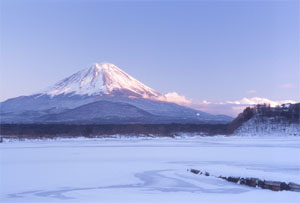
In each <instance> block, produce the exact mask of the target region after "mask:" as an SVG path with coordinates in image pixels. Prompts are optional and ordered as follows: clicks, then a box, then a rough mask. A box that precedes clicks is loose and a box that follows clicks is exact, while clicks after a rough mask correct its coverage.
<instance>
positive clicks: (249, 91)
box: [247, 90, 256, 94]
mask: <svg viewBox="0 0 300 203" xmlns="http://www.w3.org/2000/svg"><path fill="white" fill-rule="evenodd" d="M247 93H248V94H254V93H256V90H248V91H247Z"/></svg>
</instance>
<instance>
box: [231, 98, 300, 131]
mask: <svg viewBox="0 0 300 203" xmlns="http://www.w3.org/2000/svg"><path fill="white" fill-rule="evenodd" d="M299 109H300V103H297V104H283V105H282V106H278V107H270V106H267V105H256V106H255V107H253V108H250V107H248V108H246V109H245V110H244V111H243V113H241V114H240V115H239V116H238V117H237V118H236V119H235V120H234V121H233V122H232V124H231V130H233V131H234V134H235V135H272V136H274V135H292V136H294V135H297V136H300V120H299V119H300V118H299V115H300V112H299Z"/></svg>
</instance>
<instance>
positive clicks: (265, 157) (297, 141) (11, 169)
mask: <svg viewBox="0 0 300 203" xmlns="http://www.w3.org/2000/svg"><path fill="white" fill-rule="evenodd" d="M0 166H1V167H0V178H1V182H0V202H299V201H300V193H298V192H291V191H281V192H274V191H270V190H264V189H259V188H251V187H248V186H243V185H238V184H234V183H229V182H226V181H225V180H222V179H219V178H214V177H206V176H201V175H195V174H193V173H190V172H188V171H187V169H190V168H195V169H200V170H203V171H208V172H210V173H211V174H215V175H233V176H247V177H259V178H263V179H266V180H278V181H286V182H290V181H292V182H296V183H298V184H299V183H300V137H280V136H279V137H270V136H269V137H222V136H216V137H192V138H188V137H185V138H176V139H174V138H151V139H145V138H140V139H137V138H132V139H129V138H114V139H83V138H81V139H59V140H39V141H37V140H35V141H22V142H20V141H13V142H4V143H2V144H0Z"/></svg>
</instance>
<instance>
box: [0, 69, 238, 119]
mask: <svg viewBox="0 0 300 203" xmlns="http://www.w3.org/2000/svg"><path fill="white" fill-rule="evenodd" d="M0 118H1V123H80V124H81V123H91V124H103V123H105V124H106V123H110V124H111V123H113V124H114V123H116V124H119V123H226V122H230V121H231V120H232V118H231V117H229V116H225V115H211V114H208V113H205V112H201V111H197V110H194V109H191V108H187V107H184V106H180V105H178V104H175V103H170V102H165V101H164V95H163V94H161V93H159V92H157V91H155V90H153V89H152V88H150V87H148V86H146V85H144V84H143V83H141V82H139V81H138V80H136V79H135V78H133V77H132V76H130V75H129V74H127V73H125V72H124V71H123V70H121V69H120V68H118V67H117V66H115V65H113V64H110V63H95V64H93V65H92V66H90V67H89V68H86V69H83V70H81V71H78V72H77V73H75V74H73V75H71V76H69V77H67V78H65V79H63V80H61V81H59V82H58V83H56V84H54V85H53V86H51V87H48V88H46V89H44V90H42V91H40V92H37V93H35V94H32V95H29V96H20V97H16V98H12V99H8V100H6V101H4V102H1V103H0Z"/></svg>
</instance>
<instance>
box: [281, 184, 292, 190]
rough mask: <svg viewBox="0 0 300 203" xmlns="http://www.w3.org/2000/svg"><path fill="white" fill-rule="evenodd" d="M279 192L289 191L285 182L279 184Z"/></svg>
mask: <svg viewBox="0 0 300 203" xmlns="http://www.w3.org/2000/svg"><path fill="white" fill-rule="evenodd" d="M280 190H290V187H289V186H288V184H286V183H285V182H282V183H281V184H280Z"/></svg>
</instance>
